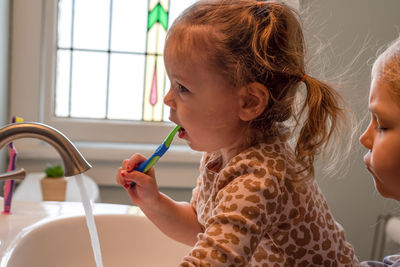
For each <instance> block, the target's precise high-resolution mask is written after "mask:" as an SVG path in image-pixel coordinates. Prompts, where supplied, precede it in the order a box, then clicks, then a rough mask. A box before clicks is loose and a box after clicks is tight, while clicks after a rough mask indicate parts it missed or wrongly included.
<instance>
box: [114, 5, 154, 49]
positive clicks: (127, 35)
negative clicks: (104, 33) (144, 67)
mask: <svg viewBox="0 0 400 267" xmlns="http://www.w3.org/2000/svg"><path fill="white" fill-rule="evenodd" d="M112 13H113V15H112V33H111V38H112V39H111V50H116V51H129V52H140V53H144V52H145V47H146V30H147V1H144V0H140V1H132V0H114V1H113V12H112Z"/></svg>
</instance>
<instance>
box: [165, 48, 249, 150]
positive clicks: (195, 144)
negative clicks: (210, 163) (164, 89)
mask: <svg viewBox="0 0 400 267" xmlns="http://www.w3.org/2000/svg"><path fill="white" fill-rule="evenodd" d="M171 43H173V42H172V41H170V42H167V46H166V48H165V52H164V61H165V67H166V71H167V74H168V77H169V80H170V82H171V88H170V90H169V91H168V93H167V95H166V96H165V98H164V103H165V104H166V105H168V106H169V107H170V109H171V111H170V120H171V121H173V122H175V123H176V124H178V125H180V126H181V127H183V128H184V131H183V132H180V133H179V137H180V138H183V139H185V140H186V142H187V143H188V145H189V146H190V147H191V148H192V149H194V150H197V151H206V152H213V151H217V150H220V149H222V148H234V147H235V146H237V145H238V144H240V143H241V141H242V140H241V139H242V138H243V137H242V136H243V131H244V123H243V122H242V121H241V120H240V118H239V100H238V99H239V98H238V96H237V94H238V93H237V91H238V90H235V88H232V87H231V86H230V85H229V84H228V83H227V82H226V80H225V79H224V77H221V75H219V74H218V73H217V72H216V71H215V69H213V68H212V67H211V66H210V64H206V63H205V62H202V60H200V59H199V60H180V59H182V57H181V56H180V55H179V54H178V53H176V52H177V51H176V49H174V47H173V44H171ZM195 57H196V56H195Z"/></svg>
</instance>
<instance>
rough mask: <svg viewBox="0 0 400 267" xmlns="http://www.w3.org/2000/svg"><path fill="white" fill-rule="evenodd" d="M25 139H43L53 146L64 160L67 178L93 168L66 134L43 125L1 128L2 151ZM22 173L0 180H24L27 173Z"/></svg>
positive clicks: (17, 124) (31, 123)
mask: <svg viewBox="0 0 400 267" xmlns="http://www.w3.org/2000/svg"><path fill="white" fill-rule="evenodd" d="M24 137H28V138H37V139H41V140H43V141H45V142H47V143H49V144H50V145H52V146H53V147H54V148H55V149H56V150H57V152H58V153H59V154H60V156H61V158H62V160H63V163H64V175H65V176H74V175H77V174H80V173H83V172H86V171H87V170H89V169H90V168H92V166H91V165H90V164H89V163H88V162H87V161H86V160H85V158H84V157H83V156H82V154H81V153H80V152H79V151H78V149H77V148H76V147H75V145H74V144H72V142H71V141H70V140H69V139H68V138H67V137H66V136H65V135H64V134H62V133H61V132H60V131H58V130H57V129H55V128H53V127H51V126H48V125H46V124H42V123H37V122H21V123H11V124H7V125H5V126H4V127H2V128H0V149H1V148H3V146H4V145H6V144H8V143H9V142H11V141H13V140H15V139H20V138H24ZM22 171H23V169H22V170H19V171H15V172H13V173H11V172H10V173H5V174H3V175H0V180H4V179H23V177H25V173H22ZM10 175H11V176H10ZM2 177H3V178H2Z"/></svg>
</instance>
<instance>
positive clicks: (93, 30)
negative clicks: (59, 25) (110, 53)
mask: <svg viewBox="0 0 400 267" xmlns="http://www.w3.org/2000/svg"><path fill="white" fill-rule="evenodd" d="M74 10H75V14H74V16H75V17H74V43H73V46H74V48H84V49H100V50H108V31H109V24H110V1H109V0H75V9H74Z"/></svg>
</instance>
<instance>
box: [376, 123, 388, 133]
mask: <svg viewBox="0 0 400 267" xmlns="http://www.w3.org/2000/svg"><path fill="white" fill-rule="evenodd" d="M376 129H377V130H378V131H380V132H384V131H386V130H387V128H385V127H382V126H379V125H377V126H376Z"/></svg>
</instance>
